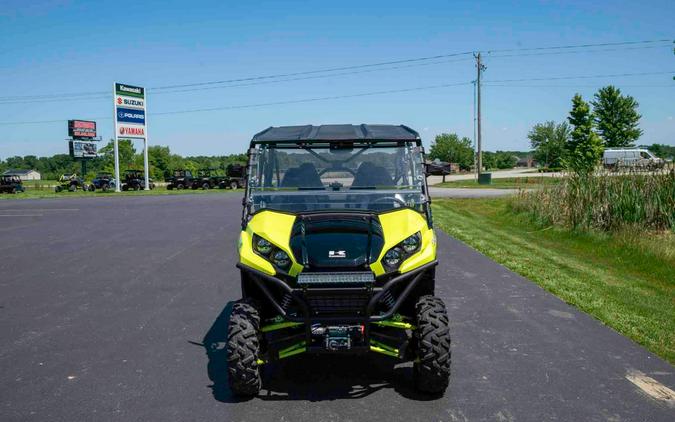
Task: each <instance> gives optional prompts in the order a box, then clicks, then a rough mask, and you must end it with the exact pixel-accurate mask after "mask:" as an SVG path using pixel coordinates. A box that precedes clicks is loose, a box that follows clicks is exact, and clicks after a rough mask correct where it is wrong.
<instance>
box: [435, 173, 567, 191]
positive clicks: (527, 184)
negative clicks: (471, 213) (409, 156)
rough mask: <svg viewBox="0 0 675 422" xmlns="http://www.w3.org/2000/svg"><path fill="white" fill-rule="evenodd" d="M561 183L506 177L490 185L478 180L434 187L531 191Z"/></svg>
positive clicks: (551, 180) (448, 183)
mask: <svg viewBox="0 0 675 422" xmlns="http://www.w3.org/2000/svg"><path fill="white" fill-rule="evenodd" d="M557 183H560V179H559V178H555V177H546V176H543V177H536V176H535V177H528V176H525V177H506V178H503V179H492V183H491V184H489V185H479V184H478V182H477V181H476V180H473V179H472V180H454V181H452V182H445V183H439V184H438V185H434V187H438V188H474V189H486V188H490V189H519V188H523V189H529V188H536V187H539V186H550V185H554V184H557Z"/></svg>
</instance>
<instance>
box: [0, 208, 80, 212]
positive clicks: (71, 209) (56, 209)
mask: <svg viewBox="0 0 675 422" xmlns="http://www.w3.org/2000/svg"><path fill="white" fill-rule="evenodd" d="M79 210H80V209H79V208H5V209H0V212H21V211H33V212H36V211H40V212H44V211H79Z"/></svg>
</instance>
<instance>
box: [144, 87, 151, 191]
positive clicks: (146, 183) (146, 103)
mask: <svg viewBox="0 0 675 422" xmlns="http://www.w3.org/2000/svg"><path fill="white" fill-rule="evenodd" d="M144 104H145V106H144V108H143V111H144V112H145V138H143V173H144V175H145V188H144V190H150V175H149V174H148V173H150V168H149V166H148V89H147V88H146V89H145V98H144Z"/></svg>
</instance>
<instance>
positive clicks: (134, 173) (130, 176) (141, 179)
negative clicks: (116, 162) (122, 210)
mask: <svg viewBox="0 0 675 422" xmlns="http://www.w3.org/2000/svg"><path fill="white" fill-rule="evenodd" d="M148 181H149V184H150V189H151V190H152V189H154V188H155V184H154V183H153V182H152V179H148ZM142 189H145V175H144V174H143V172H142V171H141V170H127V171H125V172H124V179H123V180H122V190H123V191H129V190H142Z"/></svg>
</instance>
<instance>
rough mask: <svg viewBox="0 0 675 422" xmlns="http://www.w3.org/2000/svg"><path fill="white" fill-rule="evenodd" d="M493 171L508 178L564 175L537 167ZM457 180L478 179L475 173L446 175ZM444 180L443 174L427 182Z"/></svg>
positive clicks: (493, 176) (493, 175) (451, 179)
mask: <svg viewBox="0 0 675 422" xmlns="http://www.w3.org/2000/svg"><path fill="white" fill-rule="evenodd" d="M489 173H492V178H493V179H507V178H509V177H562V176H563V174H562V173H539V172H538V171H537V169H535V168H527V167H523V168H514V169H508V170H495V171H490V172H489ZM455 180H476V174H475V173H465V174H449V175H447V176H445V181H446V182H452V181H455ZM442 182H443V176H429V177H427V183H428V184H429V185H437V184H439V183H442Z"/></svg>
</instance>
